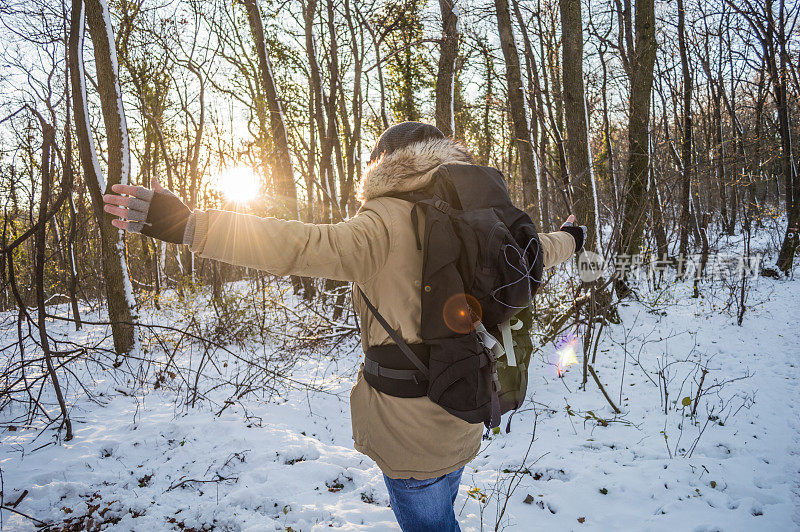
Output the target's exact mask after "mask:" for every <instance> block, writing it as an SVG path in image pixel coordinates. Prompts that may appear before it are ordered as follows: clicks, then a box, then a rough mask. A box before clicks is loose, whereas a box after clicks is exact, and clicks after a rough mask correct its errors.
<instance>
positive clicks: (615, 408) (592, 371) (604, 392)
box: [589, 364, 622, 414]
mask: <svg viewBox="0 0 800 532" xmlns="http://www.w3.org/2000/svg"><path fill="white" fill-rule="evenodd" d="M589 373H591V374H592V378H593V379H594V382H596V383H597V387H598V388H600V391H601V392H603V397H605V398H606V401H608V404H610V405H611V408H613V409H614V413H616V414H621V413H622V411H621V410H620V409H619V408H617V405H615V404H614V401H612V400H611V397H609V396H608V393H606V389H605V388H604V387H603V384H602V383H601V382H600V379H599V378H597V373H595V372H594V367H593V366H592V365H591V364H590V365H589Z"/></svg>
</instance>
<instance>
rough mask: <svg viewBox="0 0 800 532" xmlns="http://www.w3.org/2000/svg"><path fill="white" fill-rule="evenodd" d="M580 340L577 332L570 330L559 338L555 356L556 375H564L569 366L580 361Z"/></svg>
mask: <svg viewBox="0 0 800 532" xmlns="http://www.w3.org/2000/svg"><path fill="white" fill-rule="evenodd" d="M579 345H580V340H579V339H578V337H577V336H576V335H575V333H573V332H570V333H567V334H565V335H564V336H562V337H561V339H559V341H558V343H557V344H556V350H555V353H554V356H553V358H554V359H555V364H556V375H558V376H559V377H563V376H564V372H565V371H566V370H567V368H568V367H569V366H571V365H573V364H577V363H578V352H577V351H578V349H579Z"/></svg>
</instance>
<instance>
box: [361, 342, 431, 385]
mask: <svg viewBox="0 0 800 532" xmlns="http://www.w3.org/2000/svg"><path fill="white" fill-rule="evenodd" d="M407 345H408V347H409V348H410V349H411V351H413V352H414V354H415V355H416V356H417V358H418V359H419V360H420V361H421V362H423V363H424V364H426V365H427V363H428V359H429V358H430V348H429V347H428V346H427V345H425V344H407ZM365 355H366V356H365V360H364V379H365V380H366V381H367V383H368V384H369V385H370V386H372V387H373V388H375V389H376V390H378V391H379V392H383V393H385V394H388V395H393V396H395V397H424V396H425V395H427V393H428V379H427V377H426V376H425V375H424V374H423V373H422V372H421V371H420V370H418V369H416V368H413V365H412V364H411V363H410V361H409V360H408V357H407V356H406V354H405V353H404V352H403V351H402V350H401V349H400V348H399V347H398V346H397V345H396V344H390V345H375V346H372V347H369V348H367V351H366V353H365Z"/></svg>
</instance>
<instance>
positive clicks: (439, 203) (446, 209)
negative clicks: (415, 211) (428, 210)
mask: <svg viewBox="0 0 800 532" xmlns="http://www.w3.org/2000/svg"><path fill="white" fill-rule="evenodd" d="M433 206H434V207H436V209H437V210H440V211H442V212H443V213H445V214H447V215H448V216H449V215H450V213H452V212H453V208H452V207H451V206H450V204H449V203H447V202H446V201H444V200H443V199H439V198H436V199H434V200H433Z"/></svg>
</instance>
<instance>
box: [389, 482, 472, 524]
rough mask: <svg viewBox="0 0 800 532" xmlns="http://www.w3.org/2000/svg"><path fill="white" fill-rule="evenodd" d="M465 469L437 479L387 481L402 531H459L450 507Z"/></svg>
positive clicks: (454, 500) (393, 508) (454, 499)
mask: <svg viewBox="0 0 800 532" xmlns="http://www.w3.org/2000/svg"><path fill="white" fill-rule="evenodd" d="M463 472H464V468H463V467H462V468H461V469H458V470H456V471H453V472H452V473H449V474H447V475H443V476H441V477H438V478H429V479H426V480H417V479H414V478H389V477H387V476H386V475H383V480H384V481H385V482H386V487H387V488H388V490H389V502H391V504H392V511H393V512H394V515H395V517H396V518H397V522H398V523H399V524H400V528H402V529H403V532H427V531H431V532H460V530H461V529H460V528H459V526H458V521H456V514H455V511H454V510H453V505H454V504H455V502H456V496H457V495H458V485H459V484H460V483H461V474H462V473H463Z"/></svg>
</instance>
